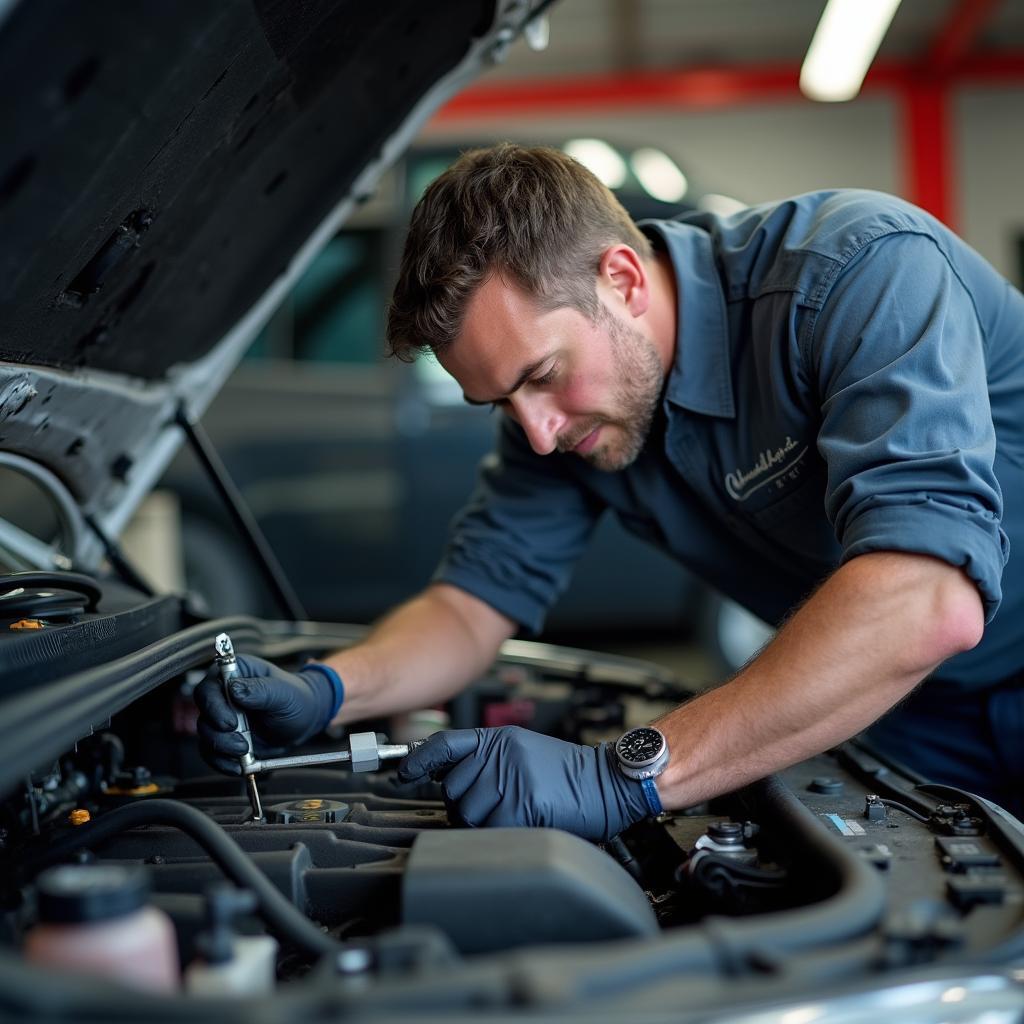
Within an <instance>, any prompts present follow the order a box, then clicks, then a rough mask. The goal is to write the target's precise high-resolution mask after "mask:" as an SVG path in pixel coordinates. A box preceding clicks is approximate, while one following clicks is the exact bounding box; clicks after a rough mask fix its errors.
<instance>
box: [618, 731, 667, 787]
mask: <svg viewBox="0 0 1024 1024" xmlns="http://www.w3.org/2000/svg"><path fill="white" fill-rule="evenodd" d="M641 731H646V732H653V733H657V735H658V736H659V737H660V738H661V746H660V747H659V748H658V752H657V753H656V754H654V756H653V757H648V758H644V759H643V760H642V761H634V760H632V759H631V758H628V757H626V756H625V754H623V752H622V743H623V741H624V740H626V739H627V737H629V736H631V735H632V734H633V733H636V732H641ZM615 758H616V760H617V761H618V764H619V768H620V770H621V771H622V773H623V774H624V775H625V776H626V777H627V778H630V779H635V780H637V781H642V780H643V779H652V778H655V777H656V776H658V775H660V774H661V773H662V772H663V771H664V770H665V766H666V765H667V764H668V740H667V739H666V738H665V734H664V733H663V732H662V731H661V730H660V729H658V728H656V727H655V726H653V725H638V726H636V727H635V728H633V729H627V730H626V732H624V733H623V734H622V735H621V736H620V737H619V738H618V739H617V740H616V741H615Z"/></svg>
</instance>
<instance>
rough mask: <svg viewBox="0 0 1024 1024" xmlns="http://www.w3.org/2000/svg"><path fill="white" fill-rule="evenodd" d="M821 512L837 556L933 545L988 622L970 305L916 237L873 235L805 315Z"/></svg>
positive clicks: (987, 461) (998, 557)
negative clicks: (966, 582)
mask: <svg viewBox="0 0 1024 1024" xmlns="http://www.w3.org/2000/svg"><path fill="white" fill-rule="evenodd" d="M809 362H810V365H811V367H812V370H811V372H812V374H813V375H814V377H815V379H816V382H817V388H818V392H819V397H820V402H821V412H822V421H821V427H820V431H819V434H818V450H819V452H820V454H821V456H822V458H823V459H824V460H825V462H826V464H827V467H828V484H827V490H826V495H825V509H826V512H827V514H828V517H829V519H830V521H831V523H832V525H833V527H834V529H835V532H836V536H837V538H838V539H839V542H840V544H841V545H842V549H843V561H848V560H849V559H851V558H854V557H855V556H857V555H861V554H864V553H866V552H871V551H886V550H888V551H906V552H915V553H919V554H927V555H934V556H936V557H938V558H941V559H943V560H944V561H946V562H949V563H950V564H951V565H955V566H959V567H962V568H963V569H964V570H965V571H966V572H967V574H968V575H969V576H970V578H971V579H972V580H973V581H974V582H975V583H976V584H977V586H978V590H979V592H980V593H981V596H982V599H983V601H984V604H985V613H986V621H988V620H991V618H992V616H993V615H994V614H995V612H996V609H997V608H998V606H999V601H1000V597H1001V586H1000V580H1001V577H1002V571H1003V566H1004V565H1005V564H1006V560H1007V557H1008V554H1009V544H1008V541H1007V538H1006V534H1005V533H1004V532H1003V530H1002V528H1001V526H1000V519H1001V516H1002V495H1001V493H1000V490H999V484H998V482H997V480H996V477H995V473H994V471H993V459H994V456H995V430H994V427H993V424H992V414H991V409H990V406H989V396H988V387H987V380H986V366H985V338H984V337H983V334H982V330H981V327H980V324H979V322H978V317H977V314H976V311H975V307H974V303H973V301H972V298H971V296H970V294H969V293H968V291H967V289H966V288H965V286H964V284H963V283H962V282H961V280H960V279H959V278H958V277H957V275H956V273H955V272H954V270H953V268H952V267H951V265H950V263H949V261H948V260H947V258H946V256H945V255H944V254H943V253H942V251H941V250H940V249H939V247H938V246H937V245H936V243H935V242H934V241H933V240H932V239H931V238H929V237H927V236H925V235H917V234H897V235H891V236H886V237H884V238H881V239H876V240H875V241H874V242H871V243H870V244H869V245H867V246H866V247H865V248H864V250H862V252H861V253H860V254H859V255H858V256H857V257H856V258H855V259H854V260H853V261H852V262H851V263H850V264H849V265H848V266H847V267H846V268H845V269H844V270H843V271H842V272H841V273H840V274H839V275H838V277H837V279H836V281H835V283H834V284H833V286H832V288H831V290H830V292H829V295H828V297H827V299H826V301H825V303H824V305H823V306H822V309H821V311H820V313H819V315H818V317H817V320H816V322H815V324H814V330H813V333H812V336H811V349H810V352H809Z"/></svg>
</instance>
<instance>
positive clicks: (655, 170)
mask: <svg viewBox="0 0 1024 1024" xmlns="http://www.w3.org/2000/svg"><path fill="white" fill-rule="evenodd" d="M629 162H630V164H632V166H633V173H634V174H635V175H636V177H637V181H639V182H640V184H641V185H643V187H644V188H645V189H647V192H648V193H649V194H650V195H652V196H653V197H654V198H655V199H660V200H661V201H662V202H663V203H678V202H679V200H680V199H682V198H683V196H685V195H686V190H687V188H689V183H688V182H687V180H686V175H685V174H683V172H682V171H681V170H679V167H678V166H677V165H676V162H675V160H673V159H672V157H670V156H669V155H668V153H665V152H663V151H662V150H660V149H653V148H651V147H649V146H645V147H644V148H642V149H635V150H633V154H632V156H630V158H629Z"/></svg>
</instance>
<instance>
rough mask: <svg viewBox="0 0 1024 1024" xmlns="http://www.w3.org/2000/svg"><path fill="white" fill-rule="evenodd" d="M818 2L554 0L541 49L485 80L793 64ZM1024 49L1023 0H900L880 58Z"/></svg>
mask: <svg viewBox="0 0 1024 1024" xmlns="http://www.w3.org/2000/svg"><path fill="white" fill-rule="evenodd" d="M824 6H825V2H824V0H557V2H556V3H554V5H553V6H552V7H551V9H550V13H549V19H550V26H551V41H550V44H549V47H548V50H547V51H546V52H545V53H543V54H537V53H534V52H532V51H531V50H530V49H529V48H528V47H527V46H526V45H525V44H523V43H522V42H519V43H517V44H516V45H515V46H514V47H513V48H512V50H511V52H510V54H509V57H508V60H507V62H506V63H505V64H504V65H503V66H501V67H500V68H497V69H496V70H495V71H494V72H493V73H492V74H491V75H489V76H488V81H491V82H493V81H495V79H498V78H502V79H505V80H509V79H516V78H523V77H534V76H543V77H552V76H582V75H601V74H622V73H629V72H643V71H652V72H656V71H670V70H683V69H690V68H703V67H709V66H710V67H728V68H749V67H754V66H765V65H778V64H795V65H799V63H800V62H801V61H802V59H803V56H804V54H805V53H806V51H807V46H808V43H809V42H810V39H811V36H812V35H813V33H814V29H815V27H816V25H817V23H818V19H819V17H820V16H821V12H822V10H823V9H824ZM939 39H943V40H944V45H945V46H946V47H948V48H950V49H951V50H952V51H953V52H952V54H951V56H952V58H953V60H956V59H959V58H960V57H961V56H971V57H975V58H976V57H979V56H982V55H990V54H996V53H1000V52H1002V53H1005V52H1007V51H1010V52H1015V53H1017V54H1018V55H1019V54H1020V53H1022V52H1024V0H903V2H902V4H901V5H900V7H899V9H898V10H897V12H896V16H895V18H894V19H893V22H892V25H891V26H890V28H889V31H888V33H887V35H886V38H885V39H884V41H883V43H882V47H881V50H880V51H879V58H878V59H879V61H880V62H884V61H899V62H910V61H913V62H917V61H925V62H926V63H928V62H930V63H934V61H935V60H936V59H937V52H936V51H935V50H933V46H934V45H935V42H936V40H939Z"/></svg>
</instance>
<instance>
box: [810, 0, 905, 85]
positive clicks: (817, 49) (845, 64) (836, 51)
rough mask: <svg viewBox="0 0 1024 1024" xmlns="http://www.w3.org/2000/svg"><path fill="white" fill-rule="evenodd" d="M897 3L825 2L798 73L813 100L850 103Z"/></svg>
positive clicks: (891, 0) (876, 0) (890, 0)
mask: <svg viewBox="0 0 1024 1024" xmlns="http://www.w3.org/2000/svg"><path fill="white" fill-rule="evenodd" d="M899 5H900V0H828V4H827V5H826V7H825V10H824V11H823V12H822V15H821V21H819V22H818V27H817V29H815V32H814V38H813V39H812V40H811V45H810V47H809V48H808V50H807V56H806V57H805V58H804V64H803V67H802V68H801V69H800V88H801V90H802V91H803V94H804V95H805V96H807V97H809V98H810V99H812V100H824V101H826V102H838V101H840V100H852V99H853V98H854V96H856V95H857V93H858V92H860V87H861V83H862V82H863V81H864V76H865V75H866V74H867V72H868V68H869V67H871V62H872V61H873V60H874V59H875V54H876V53H877V52H878V47H879V45H880V44H881V42H882V39H883V37H884V36H885V33H886V30H887V29H888V28H889V23H890V22H891V21H892V18H893V15H894V14H895V13H896V8H897V7H899Z"/></svg>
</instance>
